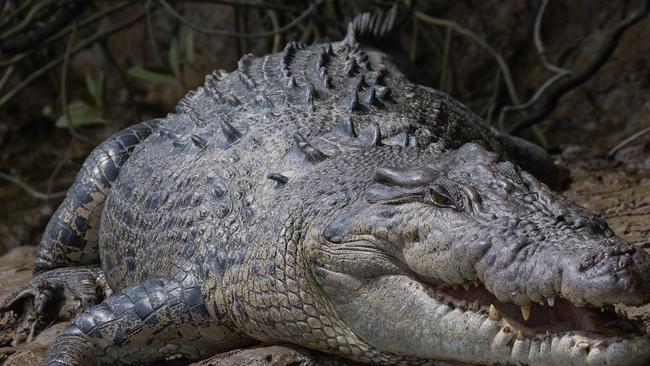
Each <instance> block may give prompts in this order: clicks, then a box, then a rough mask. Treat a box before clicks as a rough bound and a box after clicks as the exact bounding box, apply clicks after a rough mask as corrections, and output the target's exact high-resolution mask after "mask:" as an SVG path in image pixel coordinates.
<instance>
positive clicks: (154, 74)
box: [126, 66, 178, 85]
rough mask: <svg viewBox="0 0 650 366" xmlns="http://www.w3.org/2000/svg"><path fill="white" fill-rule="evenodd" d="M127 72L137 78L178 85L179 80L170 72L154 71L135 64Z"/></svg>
mask: <svg viewBox="0 0 650 366" xmlns="http://www.w3.org/2000/svg"><path fill="white" fill-rule="evenodd" d="M126 73H127V74H128V75H129V76H131V77H134V78H136V79H141V80H145V81H150V82H154V83H163V84H173V85H178V81H177V80H176V78H174V76H173V75H170V74H168V73H163V72H158V71H152V70H148V69H146V68H144V67H143V66H134V67H132V68H130V69H128V70H126Z"/></svg>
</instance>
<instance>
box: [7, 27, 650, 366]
mask: <svg viewBox="0 0 650 366" xmlns="http://www.w3.org/2000/svg"><path fill="white" fill-rule="evenodd" d="M357 19H361V21H359V20H356V21H354V22H352V23H351V24H350V26H349V28H348V32H347V35H346V36H345V38H344V39H343V40H342V41H339V42H332V43H317V44H313V45H309V46H308V45H305V44H303V43H299V42H289V43H288V44H287V45H286V47H285V48H284V49H283V50H282V51H281V52H278V53H274V54H270V55H267V56H264V57H255V56H253V55H245V56H243V57H242V58H241V60H239V62H238V68H237V70H235V71H233V72H231V73H227V72H225V71H222V70H217V71H214V72H212V73H211V74H209V75H208V76H206V79H205V82H204V83H203V85H202V86H200V87H198V88H197V89H195V90H192V91H190V92H188V93H187V94H186V96H185V97H183V98H182V99H181V101H180V102H179V103H178V104H177V107H176V111H175V113H171V114H169V115H167V116H166V117H165V118H158V119H154V120H151V121H146V122H142V123H140V124H136V125H133V126H131V127H128V128H126V129H124V130H122V131H120V132H118V133H116V134H115V135H113V136H111V137H109V138H108V139H107V140H105V141H104V142H103V143H101V145H99V146H98V147H97V148H96V149H95V150H94V151H93V152H92V153H91V154H90V155H89V157H88V158H87V160H86V161H85V163H84V164H83V166H82V168H81V170H80V172H79V173H78V175H77V178H76V180H75V182H74V184H73V185H72V187H71V188H70V190H69V191H68V194H67V196H66V198H65V200H64V201H63V203H62V204H61V205H60V207H59V208H58V209H57V211H56V212H55V213H54V215H53V217H52V219H51V220H50V222H49V223H48V225H47V227H46V229H45V232H44V235H43V238H42V240H41V242H40V245H39V248H38V254H37V257H36V259H35V270H34V276H33V278H32V280H31V281H30V282H29V283H28V284H27V285H26V286H25V287H24V288H22V289H20V290H19V291H18V292H16V293H15V294H13V295H12V296H10V297H9V298H7V299H6V300H5V301H4V302H3V304H2V305H1V307H0V308H1V309H3V310H4V311H11V313H12V314H13V315H14V316H15V317H16V319H17V320H16V321H17V324H18V325H17V329H16V338H15V339H14V342H15V343H21V342H24V341H26V340H30V339H31V338H33V336H34V335H35V334H37V333H38V332H39V331H40V330H42V329H43V328H44V327H46V326H47V325H48V324H49V323H50V322H51V321H52V320H54V319H65V318H72V322H71V325H70V326H69V327H68V328H67V329H66V330H65V331H63V332H62V333H60V334H59V335H57V337H56V339H55V340H54V342H53V344H52V345H51V347H50V349H49V352H48V357H47V359H46V361H45V362H46V364H47V365H51V366H54V365H57V366H64V365H65V366H71V365H90V364H143V363H150V362H156V361H164V360H171V359H176V358H185V359H187V360H195V359H202V358H206V357H208V356H210V355H213V354H215V353H219V352H224V351H228V350H232V349H234V348H238V347H243V346H247V345H251V344H254V343H256V342H262V343H266V344H275V343H291V344H295V345H299V346H302V347H306V348H310V349H314V350H318V351H322V352H325V353H330V354H334V355H338V356H341V357H343V358H346V359H349V360H351V361H354V362H361V363H369V364H377V365H380V364H381V365H392V364H395V365H406V364H408V365H433V364H437V363H438V362H448V363H453V364H480V365H493V364H500V365H505V364H518V365H569V364H571V365H605V364H606V365H647V364H648V363H649V362H650V337H648V335H647V333H646V331H645V329H644V327H643V324H641V323H640V322H639V321H637V320H634V319H627V318H626V317H624V316H621V315H620V313H619V312H617V311H615V309H616V308H615V306H616V305H617V304H625V305H630V306H636V305H641V304H645V303H648V302H649V301H650V255H648V254H647V253H646V252H644V251H643V250H640V249H637V248H635V247H634V246H632V245H631V244H629V243H627V242H626V241H624V240H622V239H621V238H619V237H617V236H616V235H615V234H614V233H613V232H612V230H611V229H610V228H609V227H608V225H607V223H606V222H605V221H604V220H602V219H601V218H599V217H598V216H596V215H595V214H593V213H592V212H589V211H588V210H587V209H585V208H583V207H581V206H579V205H577V204H575V203H573V202H570V201H569V200H568V199H566V198H565V197H563V196H562V195H561V194H560V193H557V192H556V191H555V190H553V189H552V188H551V187H556V188H557V187H559V186H561V184H562V183H563V182H564V181H565V180H566V177H567V174H566V173H567V171H566V169H564V168H563V167H561V166H560V165H558V164H556V163H555V161H554V159H553V158H552V157H551V156H550V155H548V154H546V152H545V151H544V150H543V149H541V148H539V147H537V146H536V145H533V144H531V143H528V142H526V141H524V140H521V139H518V138H515V137H512V136H508V135H504V134H501V133H499V132H498V131H496V130H494V129H493V128H491V127H489V126H488V125H487V124H486V123H485V122H483V121H482V120H481V119H480V117H478V116H477V115H475V114H474V113H472V112H471V111H470V110H469V109H468V108H466V107H465V106H464V105H462V104H461V103H460V102H458V101H456V100H454V99H453V98H451V97H449V96H448V95H446V94H444V93H442V92H440V91H438V90H435V89H432V88H429V87H425V86H421V85H417V84H414V83H412V82H410V81H409V80H408V79H407V78H406V77H405V76H404V75H403V74H402V73H400V71H399V70H398V68H397V67H396V66H395V64H394V63H393V62H392V61H391V59H390V57H389V56H387V55H386V54H384V53H382V52H380V51H379V50H377V49H374V48H371V47H369V46H361V43H362V42H361V41H362V37H361V36H362V35H364V34H366V35H367V34H369V33H372V32H373V30H374V32H375V33H376V32H377V30H378V29H379V30H382V29H383V28H385V27H386V20H384V21H383V22H382V21H381V20H377V19H379V18H374V17H369V16H361V17H360V18H357ZM364 19H365V20H364ZM364 32H365V33H364Z"/></svg>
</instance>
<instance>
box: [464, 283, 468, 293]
mask: <svg viewBox="0 0 650 366" xmlns="http://www.w3.org/2000/svg"><path fill="white" fill-rule="evenodd" d="M463 288H464V289H465V291H469V285H468V284H466V283H464V284H463Z"/></svg>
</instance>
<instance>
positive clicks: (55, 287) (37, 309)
mask: <svg viewBox="0 0 650 366" xmlns="http://www.w3.org/2000/svg"><path fill="white" fill-rule="evenodd" d="M111 293H112V290H111V288H110V287H109V286H108V284H107V282H106V280H105V277H104V272H103V270H102V269H101V268H99V267H97V266H84V267H70V268H57V269H53V270H50V271H47V272H43V273H40V274H38V275H35V276H34V277H33V278H32V279H31V280H30V281H29V283H27V285H25V286H24V287H22V288H20V289H19V290H18V291H16V292H14V293H13V294H12V295H10V296H8V297H7V298H6V299H4V300H3V301H2V302H0V313H3V312H4V313H9V314H11V316H13V317H14V318H15V327H16V328H15V334H14V338H13V341H12V346H16V345H18V344H21V343H24V342H31V341H32V339H33V338H34V337H35V336H36V335H38V333H40V332H41V331H42V330H43V329H45V328H46V327H47V326H48V325H50V324H52V323H53V322H55V321H63V320H69V319H72V318H73V317H74V316H75V315H76V314H78V313H80V312H82V311H84V310H85V309H87V308H88V307H89V306H91V305H95V304H97V303H99V302H101V301H102V300H103V299H104V298H105V297H106V296H109V295H110V294H111Z"/></svg>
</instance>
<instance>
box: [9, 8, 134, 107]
mask: <svg viewBox="0 0 650 366" xmlns="http://www.w3.org/2000/svg"><path fill="white" fill-rule="evenodd" d="M144 16H145V14H144V12H141V13H140V14H138V15H136V16H134V17H131V18H129V19H127V20H125V21H123V22H121V23H119V24H117V25H115V26H113V27H111V28H109V29H107V30H106V31H103V32H99V33H97V34H95V35H93V36H91V37H89V38H87V39H85V40H83V41H81V42H79V44H78V45H77V46H75V47H74V49H73V50H72V51H71V52H70V56H73V55H76V54H77V53H79V52H80V51H81V50H83V49H85V48H86V47H88V46H90V45H92V44H93V43H95V42H97V41H98V40H100V39H103V38H104V37H107V36H109V35H111V34H113V33H117V32H119V31H121V30H123V29H125V28H127V27H130V26H131V25H133V24H135V23H137V22H138V21H140V20H141V19H142V18H144ZM63 58H64V57H63V56H59V57H57V58H55V59H54V60H52V61H50V62H48V63H47V64H45V66H43V67H41V68H40V69H38V70H37V71H35V72H34V73H32V74H31V75H29V76H28V77H26V78H25V79H24V80H23V81H22V82H21V83H20V84H18V85H16V86H15V87H14V88H13V89H11V90H10V91H9V92H7V94H5V95H3V96H2V98H0V107H2V106H3V105H5V104H6V103H7V102H8V101H9V100H10V99H11V98H13V97H14V96H15V95H16V94H17V93H18V92H19V91H21V90H22V89H23V88H25V87H26V86H27V85H29V84H30V83H31V82H32V81H34V80H35V79H37V78H38V77H40V76H41V75H43V74H45V73H46V72H48V71H50V70H52V69H53V68H55V67H56V66H58V65H59V64H60V63H61V62H63Z"/></svg>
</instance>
